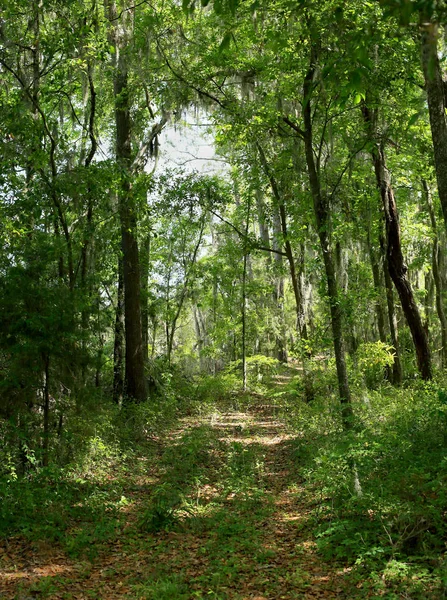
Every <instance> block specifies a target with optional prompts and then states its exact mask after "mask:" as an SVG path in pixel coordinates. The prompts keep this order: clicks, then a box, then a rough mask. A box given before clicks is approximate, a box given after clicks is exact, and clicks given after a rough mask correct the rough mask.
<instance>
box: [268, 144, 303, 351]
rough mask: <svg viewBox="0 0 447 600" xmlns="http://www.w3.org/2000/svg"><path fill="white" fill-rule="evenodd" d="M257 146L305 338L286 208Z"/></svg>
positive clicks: (301, 299) (300, 293)
mask: <svg viewBox="0 0 447 600" xmlns="http://www.w3.org/2000/svg"><path fill="white" fill-rule="evenodd" d="M257 148H258V151H259V157H260V160H261V165H262V168H263V169H264V172H265V174H266V176H267V177H268V179H269V182H270V187H271V189H272V192H273V197H274V200H275V203H276V210H277V211H279V217H280V225H281V234H282V239H283V244H284V250H285V254H286V258H287V262H288V265H289V270H290V279H291V281H292V288H293V294H294V297H295V307H296V319H297V320H296V323H297V330H298V333H299V335H300V338H301V339H302V340H307V327H306V323H305V318H304V307H303V294H302V290H301V287H300V281H299V279H298V276H297V272H296V266H295V258H294V256H293V250H292V246H291V244H290V239H289V234H288V231H287V215H286V209H285V206H284V200H283V197H282V195H281V193H280V191H279V187H278V183H277V181H276V178H275V177H274V175H273V173H272V171H271V169H270V167H269V164H268V162H267V159H266V156H265V153H264V150H263V148H262V146H261V145H260V144H259V143H257Z"/></svg>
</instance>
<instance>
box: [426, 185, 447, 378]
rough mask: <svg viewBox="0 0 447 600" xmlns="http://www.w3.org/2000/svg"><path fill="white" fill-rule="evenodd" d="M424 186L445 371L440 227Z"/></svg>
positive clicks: (446, 320)
mask: <svg viewBox="0 0 447 600" xmlns="http://www.w3.org/2000/svg"><path fill="white" fill-rule="evenodd" d="M422 185H423V188H424V195H425V200H426V203H427V208H428V214H429V215H430V223H431V227H432V230H433V247H432V271H433V280H434V282H435V290H436V312H437V313H438V317H439V322H440V324H441V364H442V367H443V369H445V367H446V366H447V318H446V315H445V310H444V293H443V292H444V290H443V286H442V279H441V275H440V264H439V263H440V260H439V257H440V253H441V248H440V245H439V239H438V226H437V223H436V215H435V211H434V209H433V203H432V199H431V194H430V188H429V187H428V184H427V182H426V181H425V179H424V180H422Z"/></svg>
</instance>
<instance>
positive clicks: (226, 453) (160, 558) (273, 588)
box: [0, 409, 353, 600]
mask: <svg viewBox="0 0 447 600" xmlns="http://www.w3.org/2000/svg"><path fill="white" fill-rule="evenodd" d="M123 494H124V496H123V497H125V499H126V501H125V502H123V506H122V507H120V509H119V511H120V526H119V528H118V529H117V531H116V534H115V535H114V536H112V537H111V538H110V539H108V540H107V541H106V542H104V543H97V546H95V544H96V541H95V539H94V538H92V539H91V542H90V543H88V540H87V544H86V548H85V554H86V555H87V556H88V555H89V551H90V550H92V548H93V549H94V550H95V552H94V553H93V554H94V556H93V557H92V559H91V560H89V559H88V558H87V556H85V555H82V553H81V554H80V555H79V556H77V557H76V558H73V557H70V553H67V544H66V543H65V546H64V545H59V544H55V543H51V544H49V543H45V542H33V543H30V542H25V541H24V540H23V539H20V538H13V539H11V540H9V541H8V543H7V544H3V545H2V546H0V567H1V571H0V598H2V599H4V600H12V599H16V600H25V599H29V598H37V597H38V598H49V599H55V600H56V599H67V600H69V599H72V600H74V599H79V600H81V599H82V600H84V599H85V600H87V599H91V598H97V599H106V600H115V599H118V598H128V599H131V598H132V599H147V600H164V599H169V600H182V599H185V600H187V599H191V600H192V599H194V598H203V599H205V598H215V599H220V600H230V599H231V600H243V599H245V600H249V599H252V600H255V599H256V600H266V599H268V600H277V599H295V598H296V599H309V600H311V599H317V598H329V599H330V598H341V599H342V598H352V597H353V596H352V590H351V592H348V591H346V590H345V586H344V577H345V575H346V573H345V572H344V571H343V569H338V568H336V567H335V566H329V565H327V564H325V563H324V562H322V561H321V560H320V559H319V557H318V556H317V554H316V552H315V544H314V542H313V540H312V536H311V529H310V526H309V522H308V521H309V515H310V511H311V508H312V503H315V499H312V498H309V497H308V496H309V494H308V492H306V490H305V489H304V488H303V487H301V485H300V482H299V477H298V473H297V468H296V465H295V464H294V461H293V444H292V436H291V435H290V434H289V433H288V432H287V430H286V428H285V426H284V424H283V423H281V422H280V421H278V420H276V419H275V417H274V416H273V415H272V414H271V412H269V410H268V409H264V410H257V411H253V412H251V413H250V414H248V413H242V412H231V413H225V414H215V415H213V416H211V417H207V418H206V419H201V420H198V419H188V420H185V421H183V423H182V427H180V428H179V429H177V430H176V431H174V432H172V434H171V435H170V436H169V437H168V438H166V439H165V440H163V442H160V445H159V448H158V451H157V453H155V454H154V457H153V458H152V459H151V460H150V461H149V462H148V464H147V473H146V476H143V477H142V476H141V474H140V475H139V476H138V477H136V476H135V477H131V476H130V477H129V479H128V481H127V482H125V487H124V491H123Z"/></svg>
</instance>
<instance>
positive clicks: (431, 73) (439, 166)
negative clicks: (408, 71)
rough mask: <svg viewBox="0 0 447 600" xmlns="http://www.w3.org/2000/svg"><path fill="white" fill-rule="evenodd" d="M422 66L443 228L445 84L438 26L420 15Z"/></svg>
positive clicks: (446, 202)
mask: <svg viewBox="0 0 447 600" xmlns="http://www.w3.org/2000/svg"><path fill="white" fill-rule="evenodd" d="M422 21H423V23H422V32H421V46H422V67H423V71H424V80H425V90H426V92H427V103H428V113H429V116H430V128H431V134H432V141H433V153H434V159H435V170H436V180H437V183H438V194H439V199H440V201H441V208H442V214H443V216H444V224H445V227H446V229H447V117H446V112H445V111H446V108H447V106H446V104H447V103H446V84H445V82H444V80H443V78H442V71H441V65H440V63H439V56H438V35H439V33H438V25H437V23H433V22H430V19H429V18H428V19H425V18H424V16H422Z"/></svg>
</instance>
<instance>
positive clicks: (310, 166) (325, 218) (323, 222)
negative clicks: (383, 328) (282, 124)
mask: <svg viewBox="0 0 447 600" xmlns="http://www.w3.org/2000/svg"><path fill="white" fill-rule="evenodd" d="M315 69H316V55H315V48H314V47H312V49H311V57H310V66H309V70H308V71H307V73H306V77H305V79H304V84H303V95H304V103H303V104H304V107H303V117H304V132H303V134H304V136H303V137H304V146H305V154H306V163H307V171H308V176H309V184H310V190H311V194H312V199H313V205H314V213H315V220H316V225H317V231H318V237H319V240H320V246H321V251H322V254H323V261H324V268H325V272H326V283H327V289H328V297H329V304H330V312H331V326H332V336H333V343H334V353H335V363H336V367H337V379H338V389H339V395H340V402H341V409H342V420H343V426H344V428H345V429H346V430H348V429H350V428H351V427H352V418H353V412H352V406H351V391H350V388H349V382H348V373H347V369H346V360H345V349H344V340H343V321H342V312H341V307H340V298H339V293H338V286H337V279H336V271H335V263H334V258H333V256H332V250H331V246H330V242H329V229H330V228H329V226H330V211H329V203H328V199H327V197H326V196H325V195H323V193H322V191H321V186H320V178H319V173H318V171H317V166H316V163H315V157H314V149H313V130H312V109H311V97H312V88H313V79H314V74H315Z"/></svg>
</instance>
